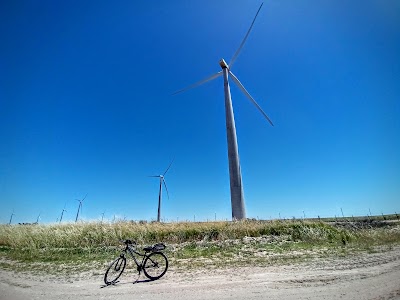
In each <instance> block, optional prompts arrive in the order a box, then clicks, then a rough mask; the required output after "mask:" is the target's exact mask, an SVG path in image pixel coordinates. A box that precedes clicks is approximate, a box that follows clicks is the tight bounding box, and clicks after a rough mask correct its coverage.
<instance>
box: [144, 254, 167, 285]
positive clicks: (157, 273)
mask: <svg viewBox="0 0 400 300" xmlns="http://www.w3.org/2000/svg"><path fill="white" fill-rule="evenodd" d="M167 269H168V260H167V257H166V256H165V255H164V253H162V252H153V253H151V254H150V255H148V256H147V257H146V259H145V260H144V263H143V272H144V275H146V277H147V278H149V279H151V280H156V279H159V278H161V277H162V276H163V275H164V274H165V272H167Z"/></svg>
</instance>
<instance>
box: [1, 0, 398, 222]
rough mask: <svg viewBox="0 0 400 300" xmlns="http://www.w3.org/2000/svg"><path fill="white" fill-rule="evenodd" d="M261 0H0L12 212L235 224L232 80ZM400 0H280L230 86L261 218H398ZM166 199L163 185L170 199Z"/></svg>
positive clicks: (253, 213) (5, 189)
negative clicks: (229, 122)
mask: <svg viewBox="0 0 400 300" xmlns="http://www.w3.org/2000/svg"><path fill="white" fill-rule="evenodd" d="M260 3H261V2H259V1H150V2H148V1H62V2H60V1H2V2H1V4H0V28H1V30H0V40H1V44H0V145H1V146H0V201H1V207H2V208H1V211H0V222H2V223H6V222H8V221H9V218H10V215H11V213H12V212H13V210H14V213H15V216H14V217H13V222H34V221H36V218H37V216H38V215H39V214H41V222H55V221H56V219H57V218H58V217H59V216H60V214H61V211H62V209H63V207H64V205H65V204H66V209H67V212H66V213H65V215H64V220H66V221H72V220H74V219H75V215H76V211H77V208H78V202H77V201H76V200H75V199H77V198H78V199H79V198H82V197H84V196H85V195H86V193H87V194H88V196H87V198H86V199H85V201H84V203H83V212H82V215H81V217H82V219H84V220H94V219H99V218H101V214H102V213H103V212H104V213H105V215H104V217H105V218H106V219H112V218H113V217H114V215H115V216H116V217H117V218H124V217H125V218H126V219H128V220H130V219H132V220H154V219H155V218H156V214H157V198H158V183H159V182H158V180H157V179H156V178H149V177H147V176H148V175H156V174H161V173H163V172H164V170H165V169H166V168H167V166H168V165H169V163H170V162H171V160H172V159H173V158H175V160H174V163H173V165H172V166H171V169H170V170H169V172H168V174H167V176H166V181H167V185H168V189H169V196H170V198H169V199H168V198H167V197H164V198H163V204H162V218H163V219H164V220H167V221H176V220H193V219H194V218H195V216H196V220H207V219H210V220H211V219H214V218H215V216H216V217H217V219H230V217H231V207H230V194H229V174H228V160H227V145H226V133H225V115H224V101H223V81H222V78H221V77H220V78H218V79H216V80H214V81H212V82H209V83H207V84H204V85H203V86H200V87H198V88H196V89H193V90H190V91H187V92H185V93H182V94H178V95H175V96H171V94H172V93H173V92H174V91H176V90H179V89H181V88H184V87H186V86H188V85H190V84H192V83H194V82H196V81H198V80H201V79H203V78H205V77H207V76H208V75H211V74H213V73H215V72H217V71H219V70H220V67H219V65H218V61H219V59H220V58H225V60H226V61H228V62H229V60H230V59H231V57H232V56H233V54H234V52H235V51H236V49H237V48H238V46H239V44H240V42H241V41H242V39H243V37H244V35H245V33H246V31H247V29H248V27H249V26H250V23H251V21H252V19H253V17H254V15H255V13H256V11H257V9H258V7H259V5H260ZM399 53H400V4H399V2H398V1H395V0H392V1H390V0H388V1H378V0H377V1H337V0H335V1H334V0H327V1H317V0H309V1H266V2H265V3H264V5H263V8H262V10H261V11H260V14H259V16H258V19H257V21H256V23H255V26H254V28H253V31H252V32H251V34H250V36H249V38H248V40H247V43H246V45H245V46H244V48H243V50H242V52H241V54H240V56H239V58H238V59H237V61H236V62H235V66H234V67H233V69H232V71H233V72H234V73H235V75H236V76H237V77H238V78H239V80H241V82H242V83H243V84H244V86H245V87H246V88H247V90H248V91H249V92H250V94H252V96H253V97H254V98H255V99H256V101H257V102H258V103H259V104H260V105H261V107H262V108H263V109H264V111H266V113H267V114H268V115H269V117H270V118H271V119H272V121H273V122H274V124H275V126H274V127H271V126H270V125H269V124H268V123H267V122H266V120H265V119H264V118H263V117H262V115H261V114H260V113H259V112H258V111H257V110H256V109H255V108H254V106H252V104H251V103H250V102H249V101H248V99H247V98H246V97H245V96H244V95H243V94H242V93H241V92H240V90H239V89H237V88H236V86H235V85H233V84H232V83H231V93H232V101H233V106H234V112H235V119H236V128H237V135H238V143H239V153H240V159H241V167H242V175H243V184H244V192H245V198H246V208H247V214H248V217H254V218H262V219H269V218H277V217H278V216H279V215H281V216H282V217H287V218H291V217H293V216H295V217H302V216H303V211H304V213H305V214H306V216H307V217H316V216H318V215H320V216H321V217H322V216H334V215H340V214H341V212H340V208H342V209H343V212H344V213H345V214H346V215H365V214H368V213H369V209H370V210H371V212H372V214H380V213H382V212H383V213H394V212H395V211H397V212H400V201H399V198H400V155H399V153H400V121H399V118H398V117H399V116H400V103H399V102H400V84H399V82H400V56H399ZM164 196H165V192H164Z"/></svg>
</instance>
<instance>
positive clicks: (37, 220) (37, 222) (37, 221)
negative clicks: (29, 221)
mask: <svg viewBox="0 0 400 300" xmlns="http://www.w3.org/2000/svg"><path fill="white" fill-rule="evenodd" d="M41 214H42V213H41V212H40V213H39V215H38V216H37V218H36V224H39V219H40V215H41Z"/></svg>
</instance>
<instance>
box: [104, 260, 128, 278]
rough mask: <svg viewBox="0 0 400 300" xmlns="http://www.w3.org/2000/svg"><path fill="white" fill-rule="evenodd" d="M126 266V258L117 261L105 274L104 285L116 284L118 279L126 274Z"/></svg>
mask: <svg viewBox="0 0 400 300" xmlns="http://www.w3.org/2000/svg"><path fill="white" fill-rule="evenodd" d="M125 266H126V258H125V257H124V256H120V257H118V258H117V259H115V260H114V261H113V262H112V263H111V264H110V266H109V267H108V269H107V271H106V273H105V274H104V283H105V284H106V285H110V284H114V283H116V281H117V280H118V278H119V277H120V276H121V275H122V272H124V270H125Z"/></svg>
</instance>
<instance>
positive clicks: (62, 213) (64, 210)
mask: <svg viewBox="0 0 400 300" xmlns="http://www.w3.org/2000/svg"><path fill="white" fill-rule="evenodd" d="M66 205H67V202H65V204H64V208H63V210H62V212H61V217H60V222H59V223H61V221H62V218H63V215H64V212H66V211H67V210H66V209H65V206H66Z"/></svg>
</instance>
